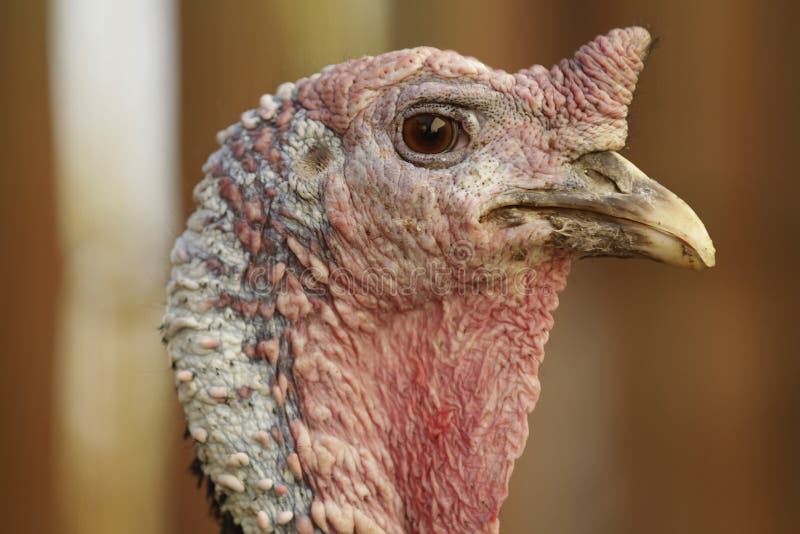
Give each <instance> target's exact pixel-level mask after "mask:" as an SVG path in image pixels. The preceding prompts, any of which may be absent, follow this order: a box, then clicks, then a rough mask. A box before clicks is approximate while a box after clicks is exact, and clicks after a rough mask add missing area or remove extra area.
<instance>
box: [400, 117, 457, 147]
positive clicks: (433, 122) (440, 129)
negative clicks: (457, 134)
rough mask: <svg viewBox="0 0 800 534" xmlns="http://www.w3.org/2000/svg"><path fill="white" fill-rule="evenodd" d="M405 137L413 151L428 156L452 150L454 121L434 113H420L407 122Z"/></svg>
mask: <svg viewBox="0 0 800 534" xmlns="http://www.w3.org/2000/svg"><path fill="white" fill-rule="evenodd" d="M403 129H404V134H405V135H404V137H405V140H406V144H407V145H408V146H409V148H411V149H412V150H415V151H417V152H423V153H428V154H435V153H438V152H443V151H445V150H447V149H448V148H450V144H451V142H452V140H453V134H454V131H453V129H454V127H453V123H452V121H450V120H449V119H447V118H445V117H441V116H439V115H434V114H432V113H420V114H419V115H414V116H413V117H409V118H408V119H407V120H406V124H405V127H404V128H403Z"/></svg>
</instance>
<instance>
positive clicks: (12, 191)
mask: <svg viewBox="0 0 800 534" xmlns="http://www.w3.org/2000/svg"><path fill="white" fill-rule="evenodd" d="M321 4H322V2H320V5H321ZM390 10H391V12H390V16H389V28H388V29H386V31H388V32H389V35H388V36H386V37H385V41H386V42H387V43H388V46H389V48H400V47H406V46H415V45H420V44H427V45H433V46H438V47H442V48H453V49H456V50H458V51H459V52H462V53H464V54H469V55H474V56H476V57H478V58H479V59H481V60H482V61H484V62H485V63H487V64H489V65H491V66H494V67H498V68H503V69H507V70H517V69H519V68H522V67H525V66H528V65H529V64H531V63H534V62H536V63H542V64H546V65H549V64H552V63H554V62H555V61H557V60H558V59H559V58H560V57H562V56H564V55H568V54H571V53H572V51H573V50H574V49H575V48H577V47H578V46H579V45H580V44H582V43H583V42H585V41H587V40H589V39H591V38H592V37H593V36H595V35H596V34H598V33H604V32H605V31H607V30H608V29H610V28H612V27H617V26H624V25H629V24H643V25H646V26H647V27H649V28H650V29H651V31H652V32H653V33H654V34H655V35H657V36H659V37H660V38H661V40H660V43H659V46H658V49H657V50H656V52H655V53H654V54H653V55H652V56H651V59H650V60H649V63H648V66H647V68H646V69H645V72H644V75H643V77H642V79H641V83H640V85H639V88H638V89H637V93H636V100H635V102H634V105H633V107H632V115H631V134H630V137H629V150H628V151H627V152H626V156H627V157H629V158H630V159H632V160H633V161H634V162H635V163H636V164H637V165H638V166H639V167H641V168H642V169H643V170H645V172H647V173H648V174H649V175H650V176H652V177H654V178H657V179H659V180H660V181H661V182H662V183H664V184H665V185H667V186H668V187H670V188H671V189H672V190H673V191H675V192H676V193H678V194H679V195H680V196H681V197H683V198H684V199H686V200H687V201H688V202H689V203H690V204H691V205H692V206H693V207H694V208H695V210H696V211H697V212H698V213H699V214H700V215H701V217H702V218H703V220H704V221H705V223H706V225H707V227H708V228H709V231H710V233H711V235H712V237H713V238H714V240H715V244H716V246H717V250H718V252H719V254H718V267H716V268H715V269H713V270H710V271H706V272H702V273H694V272H688V271H681V270H677V269H673V268H668V267H665V266H661V265H657V264H651V263H646V262H622V261H609V260H598V261H587V262H583V263H579V264H577V265H575V267H574V270H573V274H572V277H571V281H570V286H569V287H568V289H567V290H566V292H565V293H564V294H563V295H562V299H561V308H560V309H559V311H558V313H557V316H556V319H557V320H556V327H555V329H554V331H553V333H552V337H551V342H550V344H549V346H548V358H547V362H546V365H545V367H544V370H543V377H542V381H543V385H544V392H543V397H542V400H541V402H540V405H539V407H538V408H537V411H536V412H535V413H534V414H533V415H532V417H531V423H532V429H533V430H532V441H531V442H529V445H528V449H527V451H526V455H525V457H524V458H523V459H522V460H521V461H520V462H519V463H518V464H517V468H516V470H515V472H514V476H513V478H512V485H511V497H510V498H509V500H508V502H507V505H506V506H505V507H504V509H503V514H502V517H501V521H502V526H503V532H507V533H527V532H534V531H536V532H546V533H555V534H558V533H583V532H594V533H609V534H610V533H631V534H632V533H640V532H648V533H651V532H652V533H673V532H686V533H707V532H726V533H738V532H743V533H744V532H746V533H761V532H763V533H778V532H792V531H796V528H797V526H796V525H797V524H798V520H800V517H798V512H797V509H798V505H799V504H800V469H798V468H799V467H800V460H798V452H800V418H799V417H798V410H797V406H798V404H800V374H799V372H800V368H799V367H800V366H798V363H797V362H798V345H797V342H796V330H797V326H796V324H797V320H798V314H797V311H796V302H797V297H798V287H800V284H798V281H797V278H796V275H795V273H796V270H797V265H798V260H800V258H798V254H800V252H798V251H799V250H800V248H798V224H797V217H798V214H799V213H798V207H797V195H798V194H800V185H798V184H799V183H800V182H798V171H797V170H796V167H797V165H796V164H795V163H794V161H793V159H794V156H795V154H796V152H797V150H798V146H800V143H799V142H800V134H798V131H799V130H798V124H800V106H798V104H797V101H796V98H797V95H800V73H799V72H800V70H798V60H797V57H798V47H797V45H796V40H797V37H798V28H797V24H796V21H797V17H796V16H792V15H791V14H790V13H789V12H788V10H783V9H781V8H780V7H779V6H778V5H777V4H770V3H765V2H757V1H755V0H734V1H727V2H722V1H720V0H715V1H706V2H699V1H697V0H694V1H687V0H678V1H660V2H650V3H643V2H633V1H612V2H591V3H589V2H577V1H562V2H555V1H552V0H551V1H547V2H545V1H537V2H523V1H514V0H504V1H495V2H491V3H490V2H464V1H459V2H455V1H447V2H423V1H417V0H413V1H400V0H397V1H396V2H394V3H391V2H390ZM287 13H288V14H287ZM179 14H180V16H179V27H178V28H176V32H179V35H180V37H179V42H180V48H181V50H180V69H181V72H180V75H181V78H182V81H181V90H180V116H181V119H180V120H181V122H180V132H181V177H180V180H181V184H182V185H181V187H182V201H183V203H184V204H183V206H182V207H181V208H179V207H176V210H183V213H184V214H185V213H188V210H189V199H190V189H191V187H192V185H193V184H194V183H195V182H196V181H197V180H198V179H199V177H200V171H199V169H200V166H201V165H202V163H203V161H204V159H205V157H206V156H207V155H208V153H210V152H211V151H212V150H213V149H214V147H215V143H214V133H215V132H216V131H217V130H218V129H220V128H221V127H223V126H225V125H227V124H229V123H231V122H233V121H235V120H236V119H237V118H238V116H239V113H240V112H241V111H242V110H243V109H246V108H249V107H253V106H254V105H256V103H257V101H258V97H259V95H261V94H262V93H264V92H270V91H272V90H273V89H274V88H275V87H276V86H277V84H278V83H280V82H283V81H286V80H294V79H296V78H298V77H300V76H303V75H306V74H309V73H311V72H313V70H316V69H317V68H319V67H321V66H322V65H323V64H322V63H316V64H315V63H314V62H315V61H317V58H320V57H322V58H324V57H325V56H324V54H323V55H320V53H319V52H313V50H314V47H315V43H317V36H316V34H315V32H319V31H321V30H320V28H321V27H324V26H325V25H326V24H334V25H335V24H338V23H339V22H337V21H336V20H335V17H336V16H337V11H336V10H335V9H334V10H331V9H330V8H327V9H326V10H325V15H324V16H325V17H327V18H328V19H327V20H320V17H321V16H322V15H320V13H318V12H317V10H315V9H297V10H295V11H292V10H291V9H288V10H286V9H284V12H283V14H282V15H281V16H280V17H277V16H276V15H275V2H267V1H254V0H250V1H236V2H220V1H218V0H183V1H182V2H180V9H179ZM330 17H333V19H331V18H330ZM46 24H47V6H46V3H45V2H43V1H42V0H10V1H8V0H6V1H4V2H3V3H2V6H1V7H0V75H1V76H2V81H0V83H1V84H2V85H0V87H1V90H2V93H1V95H0V96H2V98H0V102H2V106H3V108H2V109H3V114H2V121H1V122H0V135H2V137H0V162H2V167H1V169H2V170H0V173H2V178H1V180H2V186H3V187H2V191H3V192H2V196H0V217H1V218H2V219H1V221H2V224H1V225H0V230H1V231H2V243H1V244H0V245H1V247H2V248H0V250H2V252H0V254H2V258H3V260H2V261H1V262H0V266H1V267H0V268H2V271H3V273H2V280H3V294H4V295H6V297H5V301H4V306H3V308H2V311H0V325H2V337H0V339H2V340H3V341H4V343H3V353H2V355H1V356H0V362H2V369H1V370H0V394H2V398H1V399H0V401H1V402H0V451H2V457H1V458H0V461H1V462H2V463H0V477H2V478H1V480H2V486H1V487H2V493H0V495H1V496H2V498H0V530H3V531H5V532H56V533H57V532H60V531H61V530H60V528H59V525H58V522H57V520H56V518H55V517H54V515H53V514H52V513H50V511H51V510H53V509H54V508H55V503H56V501H57V500H58V499H60V498H62V497H63V496H60V495H56V494H55V490H53V489H52V488H53V487H55V484H54V481H53V476H54V475H53V471H54V470H53V465H52V464H53V458H54V456H55V455H56V453H57V448H58V445H59V444H58V443H57V442H55V441H54V434H53V430H52V429H53V426H54V424H55V422H54V420H53V419H54V416H53V406H52V402H53V394H52V389H53V381H54V380H55V377H54V376H53V373H52V369H53V360H54V353H55V345H54V344H55V338H54V335H53V332H54V328H55V321H56V312H55V309H56V308H55V305H56V299H57V298H58V294H59V285H60V284H59V281H60V280H61V278H62V276H61V274H60V270H59V253H58V242H57V234H56V228H55V224H56V219H55V213H56V212H55V209H56V206H55V193H54V187H55V184H56V177H55V175H54V165H53V156H52V148H51V147H52V134H51V118H50V114H49V104H48V98H49V97H48V70H47V69H48V63H47V53H46V52H47V49H46V38H47V33H46V32H47V26H46ZM382 31H383V30H382ZM350 37H351V39H353V41H352V42H353V43H355V44H353V50H352V53H347V54H345V55H344V56H343V57H338V58H325V61H326V62H335V61H339V60H344V59H346V58H347V57H348V56H349V55H359V54H362V53H364V52H365V50H362V49H360V48H359V46H358V36H357V35H356V36H350ZM367 51H368V52H380V51H381V50H367ZM309 69H311V70H309ZM165 268H166V267H165ZM154 335H155V333H154ZM165 372H167V370H166V368H165ZM170 409H171V410H172V411H173V413H174V416H173V419H174V429H175V435H176V436H177V435H178V434H179V433H180V432H181V431H182V428H181V423H180V417H179V415H178V411H177V403H175V404H174V405H172V406H170ZM164 447H165V450H168V451H169V452H168V454H169V455H170V462H169V465H171V466H173V467H172V468H171V470H170V471H169V472H167V473H165V475H164V484H166V485H169V486H170V488H171V489H170V492H169V493H170V494H171V495H172V496H173V502H172V503H170V505H169V506H167V507H166V508H167V510H168V511H169V517H166V518H165V519H164V521H165V524H166V525H167V526H166V527H165V532H180V533H189V532H192V533H204V532H209V533H210V532H214V529H213V527H212V525H211V523H210V522H209V521H208V520H207V519H206V516H205V504H204V503H203V501H202V498H201V495H200V493H199V492H198V491H196V490H195V489H194V484H193V481H192V480H191V479H190V478H189V477H188V475H187V474H186V470H185V466H186V464H187V463H188V461H189V453H188V446H187V445H186V444H183V443H181V441H180V440H179V439H172V440H170V441H169V442H168V443H165V444H164ZM793 527H794V528H793Z"/></svg>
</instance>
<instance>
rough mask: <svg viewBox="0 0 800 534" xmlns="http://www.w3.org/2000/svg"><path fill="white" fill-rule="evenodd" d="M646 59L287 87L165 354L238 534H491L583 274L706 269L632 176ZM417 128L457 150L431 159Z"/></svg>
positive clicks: (213, 201) (232, 132)
mask: <svg viewBox="0 0 800 534" xmlns="http://www.w3.org/2000/svg"><path fill="white" fill-rule="evenodd" d="M649 44H650V38H649V35H648V34H647V32H646V31H645V30H643V29H641V28H628V29H625V30H614V31H613V32H611V33H610V34H608V35H607V36H604V37H599V38H597V39H596V40H595V41H593V42H591V43H589V44H587V45H586V46H584V47H583V48H581V49H580V50H579V51H578V53H577V54H576V55H575V57H574V58H573V59H571V60H564V61H562V62H561V63H560V64H559V65H557V66H556V67H553V68H552V69H550V70H547V69H544V68H543V67H539V66H534V67H532V68H530V69H526V70H523V71H520V72H518V73H516V74H507V73H504V72H501V71H495V70H491V69H488V68H487V67H485V66H484V65H482V64H481V63H479V62H478V61H476V60H474V59H471V58H464V57H462V56H459V55H458V54H456V53H454V52H442V51H439V50H435V49H432V48H417V49H412V50H403V51H398V52H392V53H389V54H384V55H382V56H377V57H374V58H372V57H368V58H362V59H359V60H354V61H351V62H348V63H343V64H341V65H336V66H332V67H328V68H326V69H325V70H324V71H323V72H322V73H321V74H317V75H314V76H312V77H311V78H308V79H303V80H300V81H299V82H297V83H296V84H286V85H284V86H282V87H281V88H279V89H278V91H277V93H276V95H275V96H271V95H267V96H265V97H263V98H262V101H261V106H260V107H259V108H258V109H256V110H252V111H249V112H246V113H245V114H244V115H243V116H242V120H241V122H240V123H238V124H236V125H234V126H232V127H231V128H229V129H228V130H226V131H225V132H223V133H222V134H221V136H220V141H221V143H222V147H221V149H220V150H219V151H218V152H217V153H215V154H214V155H213V156H212V157H211V158H210V160H209V162H208V163H207V165H206V167H205V171H206V178H205V179H204V180H203V181H202V182H201V183H200V184H199V185H198V187H197V189H196V191H195V201H196V202H197V205H198V210H197V211H196V212H195V214H194V215H193V216H192V218H190V220H189V223H188V225H187V226H188V229H187V231H186V232H185V233H184V235H183V236H181V237H180V238H179V239H178V241H177V242H176V246H175V249H174V251H173V255H172V260H173V263H174V265H175V267H174V269H173V273H172V281H171V283H170V286H169V288H168V292H169V305H168V310H167V315H166V317H165V321H164V336H165V339H166V340H167V341H168V346H169V351H170V354H171V356H172V360H173V367H174V368H175V370H176V385H177V390H178V396H179V399H180V400H181V402H182V403H183V405H184V408H185V413H186V419H187V423H188V428H189V434H190V435H191V437H192V438H193V439H194V441H195V443H196V449H197V454H198V459H199V469H200V471H201V474H202V475H203V476H205V477H207V478H208V481H209V489H210V494H211V496H212V498H213V499H214V502H215V503H216V504H217V506H218V508H219V511H220V514H221V518H222V521H223V528H224V530H230V531H244V532H270V531H273V530H275V531H279V532H300V533H306V532H313V531H324V532H337V533H347V532H356V533H366V532H386V533H402V532H421V533H449V532H470V533H472V532H498V530H499V522H498V513H499V510H500V506H501V505H502V502H503V500H504V499H505V497H506V496H507V492H508V480H509V477H510V475H511V470H512V467H513V462H514V460H515V459H516V458H518V457H519V455H520V454H521V453H522V450H523V448H524V445H525V441H526V439H527V434H528V427H527V419H526V418H527V414H528V413H529V412H530V411H531V410H533V408H534V406H535V404H536V400H537V398H538V395H539V381H538V376H537V372H538V367H539V365H540V363H541V361H542V359H543V357H544V352H543V347H544V344H545V342H546V341H547V336H548V332H549V330H550V328H551V327H552V324H553V320H552V316H551V313H552V312H553V310H554V309H555V308H556V305H557V293H558V292H559V291H560V290H561V289H563V288H564V286H565V284H566V276H567V272H568V270H569V264H570V261H571V260H572V259H574V258H580V257H584V256H597V255H605V256H620V257H648V258H652V259H656V260H659V261H664V262H667V263H672V264H676V265H682V266H688V267H695V268H698V267H701V266H703V265H707V266H710V265H712V264H713V256H714V251H713V246H712V245H711V241H710V239H709V238H708V235H707V233H706V232H705V229H704V228H703V227H702V223H700V221H699V219H697V217H696V215H694V213H693V212H692V211H691V209H690V208H689V207H688V206H686V204H684V203H683V202H682V201H681V200H680V199H678V198H677V197H675V195H673V194H672V193H670V192H669V191H668V190H666V189H665V188H664V187H663V186H660V185H659V184H657V183H656V182H654V181H653V180H650V179H649V178H647V177H646V176H645V175H644V174H643V173H642V172H641V171H639V170H638V169H636V168H635V167H634V166H633V165H632V164H630V163H629V162H627V160H625V159H624V158H622V157H621V156H619V155H618V154H616V152H615V151H616V150H619V149H621V148H622V147H623V145H624V142H625V138H626V135H627V125H626V122H625V118H626V115H627V106H628V104H629V103H630V101H631V98H632V93H633V89H634V87H635V84H636V79H637V77H638V74H639V72H640V71H641V68H642V66H643V60H644V58H645V56H646V54H647V51H648V48H649ZM417 113H434V114H437V115H441V116H444V117H449V118H450V119H452V120H453V121H455V122H456V123H457V124H458V125H459V129H460V130H459V131H460V132H461V133H460V136H459V137H458V142H457V143H455V144H454V145H453V146H452V148H451V149H450V150H448V151H445V152H442V153H437V154H422V153H420V152H418V151H415V150H414V149H413V148H412V147H411V146H409V145H408V143H407V142H406V139H405V137H404V136H403V134H402V128H403V124H404V121H405V120H407V119H408V117H410V116H412V115H414V114H417Z"/></svg>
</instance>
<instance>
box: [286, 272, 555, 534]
mask: <svg viewBox="0 0 800 534" xmlns="http://www.w3.org/2000/svg"><path fill="white" fill-rule="evenodd" d="M568 270H569V261H568V260H567V259H565V258H558V259H551V260H548V261H546V262H545V263H543V264H541V265H540V266H539V267H537V270H536V271H535V276H533V277H532V279H531V282H532V283H531V285H530V286H529V290H528V291H526V292H525V293H524V294H521V295H516V296H514V295H508V294H496V295H490V296H487V295H482V294H451V295H448V296H446V297H443V298H441V299H439V300H433V301H431V302H428V303H427V304H426V305H424V306H423V307H421V308H419V309H414V310H411V311H407V312H403V313H390V314H386V315H380V314H377V313H364V312H359V311H358V310H357V309H355V308H351V307H350V306H347V305H345V304H343V303H342V304H340V305H338V306H337V304H336V303H335V302H334V303H333V306H332V307H330V306H329V305H328V304H321V309H320V310H319V313H315V314H312V315H311V316H309V318H308V319H309V320H308V321H306V322H303V323H300V324H297V325H295V327H294V328H293V332H292V334H291V340H292V345H293V347H294V350H293V352H294V353H295V354H294V356H295V361H294V375H295V381H296V385H297V390H298V393H299V397H300V399H301V407H302V411H303V421H302V422H299V421H295V422H294V423H293V427H292V430H293V432H294V434H295V439H296V441H297V451H298V454H299V457H300V460H301V462H302V464H303V469H304V472H305V473H306V474H307V475H308V478H309V480H310V484H311V486H312V487H313V488H314V492H315V498H314V500H315V502H314V505H313V506H312V515H313V516H314V518H315V521H317V523H318V524H321V523H327V525H328V527H329V528H330V529H331V531H333V532H338V531H348V529H349V531H351V532H352V531H353V525H355V531H356V532H370V531H375V532H379V530H374V529H375V528H378V527H379V528H380V529H383V531H385V532H387V533H394V532H398V533H399V532H404V531H408V532H419V533H450V532H471V533H473V532H474V533H481V532H486V533H491V532H497V531H498V529H499V522H498V519H497V517H498V513H499V510H500V506H501V504H502V503H503V501H504V499H505V498H506V496H507V494H508V480H509V477H510V475H511V470H512V467H513V462H514V460H515V459H516V458H518V457H519V456H520V454H521V453H522V451H523V449H524V446H525V441H526V439H527V436H528V424H527V415H528V413H529V412H530V411H531V410H533V408H534V406H535V404H536V400H537V398H538V395H539V379H538V377H537V372H538V367H539V365H540V363H541V361H542V359H543V357H544V350H543V347H544V344H545V342H546V341H547V337H548V332H549V330H550V328H551V327H552V325H553V319H552V316H551V313H552V311H553V310H554V309H555V308H556V306H557V303H558V297H557V292H558V291H560V290H561V289H563V288H564V286H565V283H566V275H567V272H568ZM531 274H534V273H533V272H532V273H531ZM359 522H360V523H359ZM359 524H360V525H361V528H360V529H359V528H358V527H359Z"/></svg>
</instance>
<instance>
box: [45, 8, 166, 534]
mask: <svg viewBox="0 0 800 534" xmlns="http://www.w3.org/2000/svg"><path fill="white" fill-rule="evenodd" d="M53 8H54V9H53V11H52V13H51V19H50V21H51V43H50V44H51V47H50V51H51V58H52V63H51V69H52V70H51V98H52V100H51V101H52V110H53V119H54V131H55V147H56V171H57V178H58V182H57V191H58V197H57V198H58V214H59V229H60V232H59V238H60V243H61V250H62V253H63V257H64V285H63V290H62V298H61V309H60V324H59V327H58V334H59V347H58V358H57V365H56V388H57V395H56V411H57V417H58V422H59V425H58V433H57V443H58V447H57V448H56V449H55V452H56V454H57V467H58V487H59V488H60V489H59V493H58V496H59V502H58V511H59V513H60V514H59V520H58V524H60V526H61V527H62V528H63V531H64V532H67V533H74V534H94V533H97V534H100V533H110V532H114V533H120V534H123V533H134V532H148V533H156V534H157V533H159V532H166V530H165V523H164V520H165V514H164V510H165V505H166V497H167V495H166V487H165V483H164V482H165V467H166V461H165V459H166V457H167V454H168V452H167V451H165V450H164V447H163V443H164V441H165V437H166V433H172V432H174V431H175V429H174V428H168V427H167V421H168V418H167V410H166V407H167V406H168V405H169V404H168V403H169V401H170V400H171V387H170V385H169V384H170V378H169V373H167V372H166V369H167V367H168V365H167V360H166V357H165V356H164V353H163V349H162V347H160V345H159V339H158V332H157V330H156V328H157V326H158V324H159V320H160V316H161V313H162V309H161V307H160V303H161V302H162V300H163V294H164V283H165V280H166V259H167V252H168V248H169V244H170V241H171V234H172V232H171V231H170V229H172V228H174V227H175V226H176V225H175V224H174V222H175V221H176V213H175V205H176V196H175V190H176V187H175V174H176V148H177V144H176V137H175V136H176V128H175V120H176V118H177V116H176V109H175V97H176V94H175V90H176V87H177V83H176V82H177V79H176V75H175V67H176V64H175V44H176V43H175V37H174V31H173V25H174V21H173V8H172V6H171V4H170V2H168V1H165V0H137V1H135V2H107V1H105V0H57V1H56V2H54V4H53Z"/></svg>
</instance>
